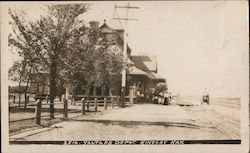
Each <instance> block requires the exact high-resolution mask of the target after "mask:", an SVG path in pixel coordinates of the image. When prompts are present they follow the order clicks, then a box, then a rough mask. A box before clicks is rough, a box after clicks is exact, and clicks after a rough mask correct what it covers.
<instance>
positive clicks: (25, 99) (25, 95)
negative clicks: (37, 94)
mask: <svg viewBox="0 0 250 153" xmlns="http://www.w3.org/2000/svg"><path fill="white" fill-rule="evenodd" d="M28 87H29V81H27V85H26V87H25V94H24V108H26V107H27V92H28Z"/></svg>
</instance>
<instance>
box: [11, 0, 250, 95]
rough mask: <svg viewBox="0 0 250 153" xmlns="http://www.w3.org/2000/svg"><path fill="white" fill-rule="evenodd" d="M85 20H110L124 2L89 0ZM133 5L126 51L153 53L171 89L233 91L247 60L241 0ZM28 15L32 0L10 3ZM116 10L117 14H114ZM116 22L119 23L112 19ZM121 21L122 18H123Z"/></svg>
mask: <svg viewBox="0 0 250 153" xmlns="http://www.w3.org/2000/svg"><path fill="white" fill-rule="evenodd" d="M89 3H91V4H93V5H92V6H91V7H90V10H89V12H87V13H86V14H85V15H83V16H81V18H82V19H83V20H84V21H85V22H86V23H88V21H91V20H95V21H99V22H100V24H102V23H103V20H106V21H107V24H109V23H110V25H112V24H113V25H114V20H113V18H114V17H118V16H119V17H125V9H114V5H115V4H116V5H127V3H128V2H113V1H108V2H101V1H99V2H89ZM129 4H130V5H131V6H138V7H139V9H136V10H132V9H130V10H129V12H128V16H129V18H136V19H138V21H129V23H128V33H129V37H128V44H129V46H130V47H131V49H132V54H148V55H156V56H157V60H158V61H157V62H158V74H159V75H160V76H163V77H165V78H166V80H167V84H168V87H169V90H170V91H171V92H172V93H174V94H181V95H200V94H202V92H203V89H204V88H206V89H207V90H208V92H210V94H212V95H214V96H220V97H228V96H230V97H238V96H239V95H240V92H241V89H242V85H244V82H243V81H242V80H244V78H245V74H246V71H245V68H246V67H245V65H247V64H248V57H246V56H248V53H247V51H248V49H247V48H248V46H247V45H246V44H247V43H248V35H247V32H248V31H247V23H248V22H246V21H247V20H246V19H247V13H246V10H247V2H246V1H245V2H244V1H239V2H238V1H204V2H201V1H157V2H152V1H143V2H139V1H137V2H129ZM16 6H17V7H22V8H23V9H25V10H26V11H27V13H28V14H29V15H30V17H31V18H37V17H38V16H39V14H41V12H42V11H41V10H40V6H39V5H38V3H34V2H33V4H32V5H28V3H20V5H19V4H16ZM117 14H118V15H117ZM116 23H118V24H116V26H117V25H118V27H119V26H121V25H120V24H119V22H118V21H116ZM123 25H124V23H123Z"/></svg>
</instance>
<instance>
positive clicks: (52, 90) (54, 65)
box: [50, 57, 57, 118]
mask: <svg viewBox="0 0 250 153" xmlns="http://www.w3.org/2000/svg"><path fill="white" fill-rule="evenodd" d="M56 60H57V59H56V58H55V57H52V63H51V66H50V118H54V98H55V96H56V79H57V73H56V71H57V61H56Z"/></svg>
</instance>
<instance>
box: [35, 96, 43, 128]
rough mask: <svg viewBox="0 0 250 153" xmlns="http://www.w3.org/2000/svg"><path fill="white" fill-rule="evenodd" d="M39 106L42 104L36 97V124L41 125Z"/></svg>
mask: <svg viewBox="0 0 250 153" xmlns="http://www.w3.org/2000/svg"><path fill="white" fill-rule="evenodd" d="M41 106H42V102H41V100H40V99H38V100H37V101H36V110H35V113H36V124H38V125H41Z"/></svg>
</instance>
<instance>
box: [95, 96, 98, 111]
mask: <svg viewBox="0 0 250 153" xmlns="http://www.w3.org/2000/svg"><path fill="white" fill-rule="evenodd" d="M97 105H98V102H97V98H95V111H96V112H97Z"/></svg>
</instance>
